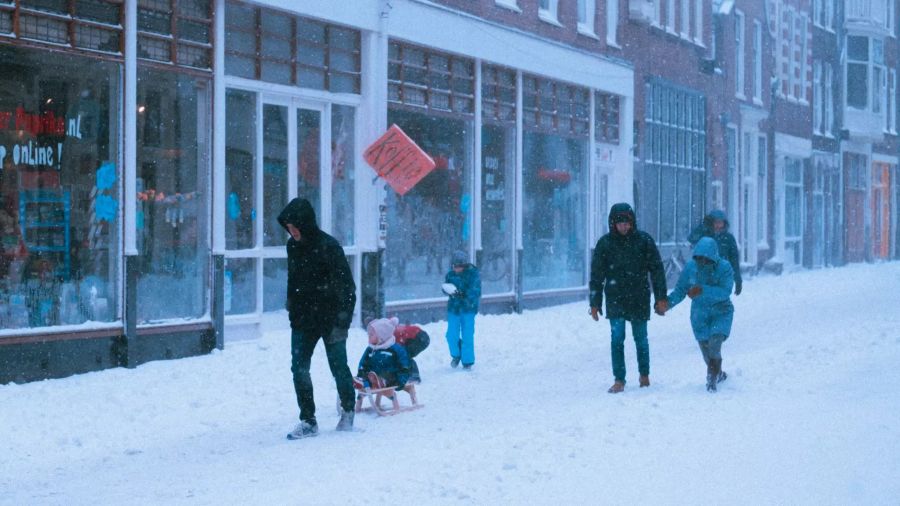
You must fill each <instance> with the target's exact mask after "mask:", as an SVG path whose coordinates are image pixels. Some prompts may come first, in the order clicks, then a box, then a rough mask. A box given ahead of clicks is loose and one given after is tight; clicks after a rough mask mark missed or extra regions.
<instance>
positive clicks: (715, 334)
mask: <svg viewBox="0 0 900 506" xmlns="http://www.w3.org/2000/svg"><path fill="white" fill-rule="evenodd" d="M733 286H734V272H733V271H732V268H731V264H730V263H728V262H727V261H725V260H724V259H722V258H721V257H719V248H718V245H717V244H716V241H715V240H714V239H712V238H710V237H703V238H701V239H700V240H699V242H697V245H696V246H694V251H693V258H692V259H691V260H688V262H687V264H685V266H684V270H683V271H681V275H680V276H679V277H678V282H677V283H676V285H675V289H674V290H672V293H670V294H669V307H670V308H672V307H675V306H676V305H678V303H680V302H681V301H683V300H684V298H685V297H686V296H687V297H690V298H691V299H692V301H691V329H692V330H693V331H694V338H695V339H697V343H698V344H699V345H700V351H701V352H702V353H703V360H704V361H705V362H706V364H707V385H706V387H707V389H708V390H709V391H711V392H715V391H716V384H717V383H719V382H721V381H724V379H725V378H727V377H728V376H727V374H725V373H724V372H722V355H721V346H722V343H724V342H725V340H726V339H728V335H729V334H730V333H731V322H732V319H733V317H734V305H732V303H731V298H730V295H731V289H732V287H733Z"/></svg>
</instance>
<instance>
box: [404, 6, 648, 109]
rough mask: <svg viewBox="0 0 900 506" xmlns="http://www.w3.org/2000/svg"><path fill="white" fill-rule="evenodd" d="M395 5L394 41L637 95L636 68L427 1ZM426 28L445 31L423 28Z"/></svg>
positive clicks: (617, 92) (578, 83)
mask: <svg viewBox="0 0 900 506" xmlns="http://www.w3.org/2000/svg"><path fill="white" fill-rule="evenodd" d="M392 4H393V5H394V8H393V10H392V11H391V20H390V26H389V30H388V35H389V36H390V37H393V38H396V39H401V40H404V41H407V42H411V43H414V44H419V45H424V46H428V47H433V48H436V49H440V50H443V51H449V52H452V53H456V54H460V55H466V56H468V57H470V58H480V59H482V60H484V61H485V62H487V63H493V64H497V65H502V66H505V67H509V68H514V69H519V70H523V71H525V72H528V73H530V74H536V75H541V76H546V77H550V78H553V79H557V80H561V81H566V82H569V83H571V84H577V85H580V86H585V87H589V88H595V89H599V90H603V91H606V92H609V93H615V94H617V95H621V96H627V97H633V96H634V70H633V69H632V68H631V67H628V66H626V65H624V64H621V63H618V62H613V61H611V60H609V59H607V58H605V57H602V56H599V55H596V54H593V53H591V52H589V51H584V50H580V49H575V48H572V47H570V46H566V45H564V44H561V43H557V42H554V41H550V40H547V39H543V38H540V37H537V36H534V35H532V34H529V33H527V32H523V31H519V30H515V29H511V28H509V27H505V26H502V25H498V24H494V23H491V22H488V21H485V20H484V19H481V18H478V17H475V16H472V15H468V14H465V13H460V12H458V11H454V10H450V9H448V8H444V7H441V6H438V5H434V4H431V3H425V2H424V1H414V0H392ZM422 26H440V27H441V29H440V30H422V29H421V27H422ZM460 34H466V36H465V37H460Z"/></svg>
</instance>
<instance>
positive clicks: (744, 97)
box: [734, 93, 747, 100]
mask: <svg viewBox="0 0 900 506" xmlns="http://www.w3.org/2000/svg"><path fill="white" fill-rule="evenodd" d="M734 98H736V99H738V100H747V96H746V95H744V94H743V93H735V94H734Z"/></svg>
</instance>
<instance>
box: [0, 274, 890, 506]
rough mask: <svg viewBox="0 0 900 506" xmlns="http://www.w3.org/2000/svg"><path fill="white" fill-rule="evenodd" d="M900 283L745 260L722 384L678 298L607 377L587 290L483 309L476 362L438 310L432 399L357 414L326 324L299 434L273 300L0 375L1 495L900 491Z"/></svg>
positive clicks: (861, 498)
mask: <svg viewBox="0 0 900 506" xmlns="http://www.w3.org/2000/svg"><path fill="white" fill-rule="evenodd" d="M898 287H900V263H897V262H892V263H882V264H876V265H853V266H849V267H845V268H840V269H821V270H816V271H808V272H800V273H796V274H790V275H785V276H780V277H773V276H763V277H756V278H752V279H749V280H748V281H746V282H745V288H744V293H743V294H742V295H741V296H740V297H733V300H734V302H735V306H736V314H735V324H734V329H733V333H732V337H731V338H730V339H729V340H728V341H727V342H726V344H725V346H724V347H723V357H724V369H725V370H726V371H728V373H729V379H728V380H727V381H726V382H725V383H724V384H723V385H722V386H721V387H720V389H719V393H718V394H709V393H707V392H706V390H705V388H704V376H705V367H704V365H703V361H702V359H701V356H700V352H699V350H698V348H697V345H696V343H695V341H694V339H693V337H692V335H691V331H690V327H689V323H688V313H689V304H688V303H687V302H685V303H684V304H682V305H680V306H678V307H676V308H675V309H674V310H672V311H670V312H669V313H668V314H667V315H666V316H665V317H663V318H659V317H654V318H653V319H652V320H651V322H650V326H649V333H650V346H651V374H650V378H651V382H652V386H651V387H650V388H647V389H638V388H637V366H636V360H635V358H634V345H633V342H631V340H630V337H629V341H628V342H627V343H626V360H627V365H628V381H629V383H628V385H627V388H626V390H625V393H623V394H619V395H610V394H607V393H606V389H607V388H608V387H609V385H610V384H611V382H612V373H611V367H610V357H609V324H608V322H606V321H605V320H602V321H600V322H599V323H598V322H594V321H592V320H591V319H590V317H589V315H588V314H587V303H586V302H582V303H578V304H571V305H566V306H561V307H555V308H548V309H543V310H538V311H529V312H526V313H524V314H522V315H502V316H479V317H478V318H477V320H476V353H477V362H476V365H475V368H474V370H473V371H471V372H464V371H462V370H455V369H451V368H450V367H449V365H448V362H449V357H448V356H447V352H446V344H445V342H444V338H443V333H444V329H445V326H446V324H445V322H437V323H434V324H429V325H426V326H424V328H425V329H426V330H427V331H428V332H429V334H430V335H431V337H432V344H431V346H430V347H429V348H428V349H427V350H426V351H425V352H424V353H423V354H422V355H421V356H420V357H419V358H418V362H419V365H420V367H421V369H422V376H423V379H424V382H423V384H422V385H421V386H420V387H419V397H420V401H422V402H423V403H424V404H425V408H424V409H422V410H419V411H415V412H411V413H405V414H402V415H400V416H396V417H386V418H377V417H375V416H373V415H367V414H360V415H358V416H357V419H356V426H357V428H358V430H357V431H355V432H353V433H349V434H347V433H336V432H334V431H333V430H332V429H333V427H334V424H335V423H336V422H337V415H336V412H335V407H334V406H335V396H336V394H335V388H334V383H333V381H332V379H331V376H330V373H329V371H328V367H327V365H326V363H325V354H324V350H322V349H321V345H320V349H319V350H317V351H316V354H315V356H314V362H313V369H314V370H313V381H314V384H315V386H316V402H317V406H318V413H317V416H318V419H319V424H320V429H321V433H320V435H319V437H317V438H313V439H308V440H302V441H288V440H286V439H285V434H286V433H287V432H288V431H289V430H291V428H292V427H293V426H294V424H295V423H296V421H297V406H296V403H295V398H294V392H293V387H292V383H291V374H290V370H289V364H290V352H289V330H288V329H287V321H286V320H287V318H286V316H285V315H283V314H281V315H278V318H279V319H280V320H279V321H280V322H281V325H280V326H279V327H278V328H277V330H272V331H270V332H267V333H266V335H265V336H264V337H263V338H262V339H260V340H257V341H245V342H233V343H228V344H227V346H226V349H225V350H224V351H222V352H216V353H213V354H212V355H210V356H204V357H198V358H191V359H184V360H175V361H167V362H154V363H150V364H146V365H144V366H141V367H138V368H137V369H132V370H128V369H114V370H107V371H102V372H97V373H91V374H85V375H81V376H76V377H70V378H66V379H61V380H51V381H43V382H37V383H31V384H25V385H15V384H10V385H3V386H0V406H2V409H0V504H3V505H26V504H28V505H33V504H60V505H62V504H65V505H77V504H92V505H97V504H309V505H313V504H315V505H321V504H342V505H343V504H362V503H376V504H377V503H390V502H399V501H401V500H402V501H403V502H404V503H407V504H526V503H528V504H628V503H631V504H638V503H643V504H724V503H729V504H815V505H825V504H867V505H875V504H898V502H900V422H898V413H900V390H898V385H900V367H898V364H900V311H898V300H900V299H898ZM629 335H630V329H629ZM364 342H365V334H364V331H363V330H361V329H358V328H357V329H353V330H351V337H350V341H349V342H348V355H349V357H350V365H351V369H352V370H353V371H354V372H355V369H356V361H357V360H358V358H359V355H360V354H361V352H362V350H363V348H364V347H365V344H364ZM403 400H404V401H405V400H406V398H405V396H404V398H403Z"/></svg>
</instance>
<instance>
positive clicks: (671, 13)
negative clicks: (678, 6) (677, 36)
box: [666, 0, 676, 33]
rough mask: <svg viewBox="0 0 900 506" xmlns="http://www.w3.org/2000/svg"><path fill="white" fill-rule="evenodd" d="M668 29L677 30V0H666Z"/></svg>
mask: <svg viewBox="0 0 900 506" xmlns="http://www.w3.org/2000/svg"><path fill="white" fill-rule="evenodd" d="M666 31H667V32H669V33H676V32H675V0H666Z"/></svg>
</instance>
